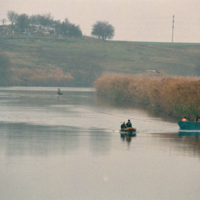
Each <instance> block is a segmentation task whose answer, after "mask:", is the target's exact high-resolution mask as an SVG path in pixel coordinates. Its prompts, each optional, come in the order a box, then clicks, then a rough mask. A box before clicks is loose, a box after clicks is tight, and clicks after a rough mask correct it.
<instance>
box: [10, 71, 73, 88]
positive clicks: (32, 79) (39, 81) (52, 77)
mask: <svg viewBox="0 0 200 200" xmlns="http://www.w3.org/2000/svg"><path fill="white" fill-rule="evenodd" d="M10 72H11V74H12V84H13V85H20V86H21V85H23V86H70V84H71V81H72V80H73V77H72V76H71V74H68V73H66V74H64V73H63V71H62V70H61V69H59V68H57V69H50V70H46V69H28V68H23V69H19V68H11V70H10Z"/></svg>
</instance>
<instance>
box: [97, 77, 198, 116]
mask: <svg viewBox="0 0 200 200" xmlns="http://www.w3.org/2000/svg"><path fill="white" fill-rule="evenodd" d="M94 87H95V88H96V89H97V94H98V95H100V96H105V97H106V98H108V99H110V100H112V101H118V102H122V103H128V102H132V103H134V102H135V103H140V104H144V105H147V106H148V107H150V108H151V109H153V110H156V111H162V112H165V113H166V114H168V115H172V116H177V117H183V116H187V117H189V118H190V119H193V118H195V117H196V115H199V114H200V103H199V99H200V91H199V88H200V78H197V77H143V76H139V75H137V76H129V75H115V74H109V75H104V76H102V77H101V78H99V79H98V80H97V81H96V82H95V84H94Z"/></svg>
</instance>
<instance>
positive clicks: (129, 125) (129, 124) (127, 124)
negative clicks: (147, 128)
mask: <svg viewBox="0 0 200 200" xmlns="http://www.w3.org/2000/svg"><path fill="white" fill-rule="evenodd" d="M126 127H132V124H131V121H130V119H129V120H128V122H127V123H126Z"/></svg>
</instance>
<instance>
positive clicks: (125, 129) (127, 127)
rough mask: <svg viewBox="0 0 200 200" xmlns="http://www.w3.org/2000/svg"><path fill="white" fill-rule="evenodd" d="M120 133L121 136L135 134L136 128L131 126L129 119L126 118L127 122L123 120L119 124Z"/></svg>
mask: <svg viewBox="0 0 200 200" xmlns="http://www.w3.org/2000/svg"><path fill="white" fill-rule="evenodd" d="M120 134H121V136H123V135H128V136H136V128H133V127H132V123H131V121H130V119H129V120H128V122H127V123H126V124H125V122H123V123H122V124H121V130H120Z"/></svg>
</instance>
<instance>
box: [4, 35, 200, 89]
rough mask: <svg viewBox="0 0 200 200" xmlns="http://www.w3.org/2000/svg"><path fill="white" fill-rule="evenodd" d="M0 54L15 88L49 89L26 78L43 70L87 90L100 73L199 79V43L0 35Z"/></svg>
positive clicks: (57, 83) (43, 72)
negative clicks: (155, 73) (7, 63)
mask: <svg viewBox="0 0 200 200" xmlns="http://www.w3.org/2000/svg"><path fill="white" fill-rule="evenodd" d="M0 52H4V53H5V54H6V55H7V56H8V57H9V59H10V61H11V66H12V73H13V74H14V75H15V77H17V78H15V82H14V83H13V84H15V85H31V84H33V85H40V84H41V85H45V84H46V85H48V84H49V82H51V81H47V82H46V83H45V84H44V83H42V82H40V83H39V84H37V83H35V84H34V83H33V82H29V80H30V79H29V78H27V79H26V78H25V76H27V77H29V76H31V73H32V74H34V75H35V76H37V74H38V73H40V72H41V70H42V74H43V76H45V73H46V74H48V73H49V74H50V73H55V71H56V70H60V71H59V73H60V74H62V76H67V77H70V79H69V81H68V83H67V85H71V86H91V85H92V84H93V82H94V81H95V80H96V79H97V78H98V77H100V76H101V74H102V73H104V72H114V73H128V74H146V73H147V70H151V69H155V70H158V71H160V72H162V73H163V74H168V75H178V76H196V75H200V44H189V43H188V44H179V43H152V42H149V43H145V42H122V41H102V40H97V39H92V38H88V37H84V38H82V39H69V38H64V39H61V40H59V39H55V38H54V37H53V36H43V37H33V36H12V37H11V36H0ZM20 73H21V74H20ZM56 73H57V72H56ZM59 73H58V74H57V76H59ZM20 79H23V80H20ZM40 79H42V77H40ZM58 79H59V78H58ZM49 80H51V79H49ZM63 80H64V79H63ZM35 81H36V82H37V79H35ZM55 84H56V85H59V80H57V82H55ZM62 84H64V81H62ZM62 84H60V85H62ZM64 85H65V84H64Z"/></svg>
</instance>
